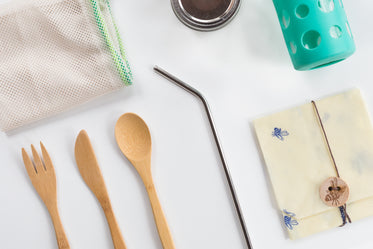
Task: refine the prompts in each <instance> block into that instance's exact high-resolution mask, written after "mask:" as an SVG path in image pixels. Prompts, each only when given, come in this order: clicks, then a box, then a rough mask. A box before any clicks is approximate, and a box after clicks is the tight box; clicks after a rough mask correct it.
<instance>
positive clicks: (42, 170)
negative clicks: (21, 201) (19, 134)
mask: <svg viewBox="0 0 373 249" xmlns="http://www.w3.org/2000/svg"><path fill="white" fill-rule="evenodd" d="M40 147H41V151H42V155H43V159H44V163H43V161H42V160H41V158H40V156H39V154H38V152H37V151H36V149H35V147H34V146H33V145H31V150H32V155H33V157H34V162H32V160H31V158H30V157H29V156H28V154H27V152H26V150H25V149H24V148H22V157H23V162H24V164H25V167H26V170H27V173H28V175H29V177H30V179H31V182H32V185H34V188H35V189H36V191H37V192H38V194H39V196H40V198H41V199H42V200H43V202H44V204H45V206H46V207H47V209H48V212H49V214H50V216H51V218H52V221H53V226H54V230H55V232H56V238H57V243H58V248H59V249H70V245H69V242H68V240H67V237H66V234H65V231H64V229H63V226H62V223H61V218H60V215H59V213H58V207H57V187H56V174H55V172H54V168H53V164H52V160H51V158H50V156H49V154H48V152H47V150H46V149H45V147H44V145H43V144H42V143H41V142H40Z"/></svg>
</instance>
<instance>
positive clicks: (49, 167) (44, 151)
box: [40, 142, 54, 172]
mask: <svg viewBox="0 0 373 249" xmlns="http://www.w3.org/2000/svg"><path fill="white" fill-rule="evenodd" d="M40 147H41V153H42V155H43V159H44V166H45V170H46V171H47V172H48V171H50V172H52V171H53V170H54V168H53V163H52V160H51V158H50V156H49V153H48V151H47V149H46V148H45V146H44V144H43V143H42V142H40Z"/></svg>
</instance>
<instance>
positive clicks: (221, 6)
mask: <svg viewBox="0 0 373 249" xmlns="http://www.w3.org/2000/svg"><path fill="white" fill-rule="evenodd" d="M180 2H181V4H182V6H183V8H184V10H185V11H186V12H187V13H188V14H189V15H191V16H193V17H195V18H198V19H202V20H211V19H215V18H217V17H219V16H221V15H222V14H224V12H226V11H227V9H228V8H229V5H230V4H231V0H180Z"/></svg>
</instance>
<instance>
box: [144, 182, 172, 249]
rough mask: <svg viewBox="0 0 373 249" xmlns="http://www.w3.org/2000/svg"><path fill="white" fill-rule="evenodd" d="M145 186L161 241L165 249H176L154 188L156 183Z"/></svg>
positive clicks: (148, 183)
mask: <svg viewBox="0 0 373 249" xmlns="http://www.w3.org/2000/svg"><path fill="white" fill-rule="evenodd" d="M145 185H146V191H147V192H148V195H149V199H150V203H151V205H152V209H153V215H154V220H155V223H156V225H157V229H158V234H159V237H160V239H161V242H162V246H163V249H175V245H174V242H173V240H172V237H171V232H170V229H169V227H168V224H167V220H166V217H165V215H164V213H163V210H162V207H161V203H160V202H159V199H158V195H157V192H156V191H155V188H154V183H153V181H152V180H148V181H147V183H145Z"/></svg>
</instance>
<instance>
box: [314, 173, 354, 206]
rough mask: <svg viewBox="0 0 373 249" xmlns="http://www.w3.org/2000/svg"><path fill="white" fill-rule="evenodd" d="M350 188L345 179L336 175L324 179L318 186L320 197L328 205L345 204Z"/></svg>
mask: <svg viewBox="0 0 373 249" xmlns="http://www.w3.org/2000/svg"><path fill="white" fill-rule="evenodd" d="M349 195H350V189H349V187H348V185H347V183H346V182H345V181H343V180H342V179H341V178H338V177H330V178H328V179H326V180H325V181H324V182H323V183H322V184H321V186H320V198H321V200H322V201H323V202H324V203H325V204H326V205H328V206H329V207H340V206H343V205H344V204H346V202H347V200H348V197H349Z"/></svg>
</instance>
